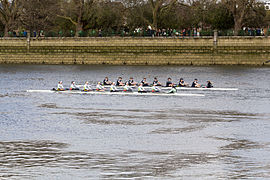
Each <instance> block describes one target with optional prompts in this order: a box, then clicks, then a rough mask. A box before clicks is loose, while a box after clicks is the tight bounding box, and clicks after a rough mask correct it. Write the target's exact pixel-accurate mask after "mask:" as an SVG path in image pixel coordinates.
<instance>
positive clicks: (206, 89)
mask: <svg viewBox="0 0 270 180" xmlns="http://www.w3.org/2000/svg"><path fill="white" fill-rule="evenodd" d="M104 87H105V88H110V86H104ZM130 87H132V88H136V86H130ZM157 87H159V88H160V89H161V90H170V89H171V87H160V86H157ZM117 88H119V89H122V88H124V87H123V86H117ZM143 88H145V89H149V88H152V87H150V86H144V87H143ZM176 89H177V90H184V91H238V88H193V87H176Z"/></svg>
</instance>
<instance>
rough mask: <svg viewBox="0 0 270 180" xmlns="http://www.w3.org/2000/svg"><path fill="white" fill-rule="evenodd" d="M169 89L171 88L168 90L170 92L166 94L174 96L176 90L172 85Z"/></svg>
mask: <svg viewBox="0 0 270 180" xmlns="http://www.w3.org/2000/svg"><path fill="white" fill-rule="evenodd" d="M171 87H172V88H171V89H170V91H169V92H168V94H174V93H176V92H177V89H176V87H175V85H174V84H172V86H171Z"/></svg>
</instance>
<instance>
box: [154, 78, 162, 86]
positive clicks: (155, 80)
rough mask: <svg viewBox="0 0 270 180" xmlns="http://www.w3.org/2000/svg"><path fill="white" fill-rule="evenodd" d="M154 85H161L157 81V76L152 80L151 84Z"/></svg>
mask: <svg viewBox="0 0 270 180" xmlns="http://www.w3.org/2000/svg"><path fill="white" fill-rule="evenodd" d="M154 85H156V86H161V83H160V82H159V81H158V79H157V77H155V78H154V81H153V86H154Z"/></svg>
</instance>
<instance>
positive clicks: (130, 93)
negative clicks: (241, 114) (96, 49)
mask: <svg viewBox="0 0 270 180" xmlns="http://www.w3.org/2000/svg"><path fill="white" fill-rule="evenodd" d="M27 92H30V93H69V94H98V95H128V96H199V97H201V96H204V95H203V94H183V93H181V94H180V93H175V94H166V93H139V92H106V91H88V92H85V91H69V90H67V91H54V90H27Z"/></svg>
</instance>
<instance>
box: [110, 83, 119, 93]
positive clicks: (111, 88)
mask: <svg viewBox="0 0 270 180" xmlns="http://www.w3.org/2000/svg"><path fill="white" fill-rule="evenodd" d="M110 92H118V89H117V88H116V86H115V82H113V83H112V85H111V87H110Z"/></svg>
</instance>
